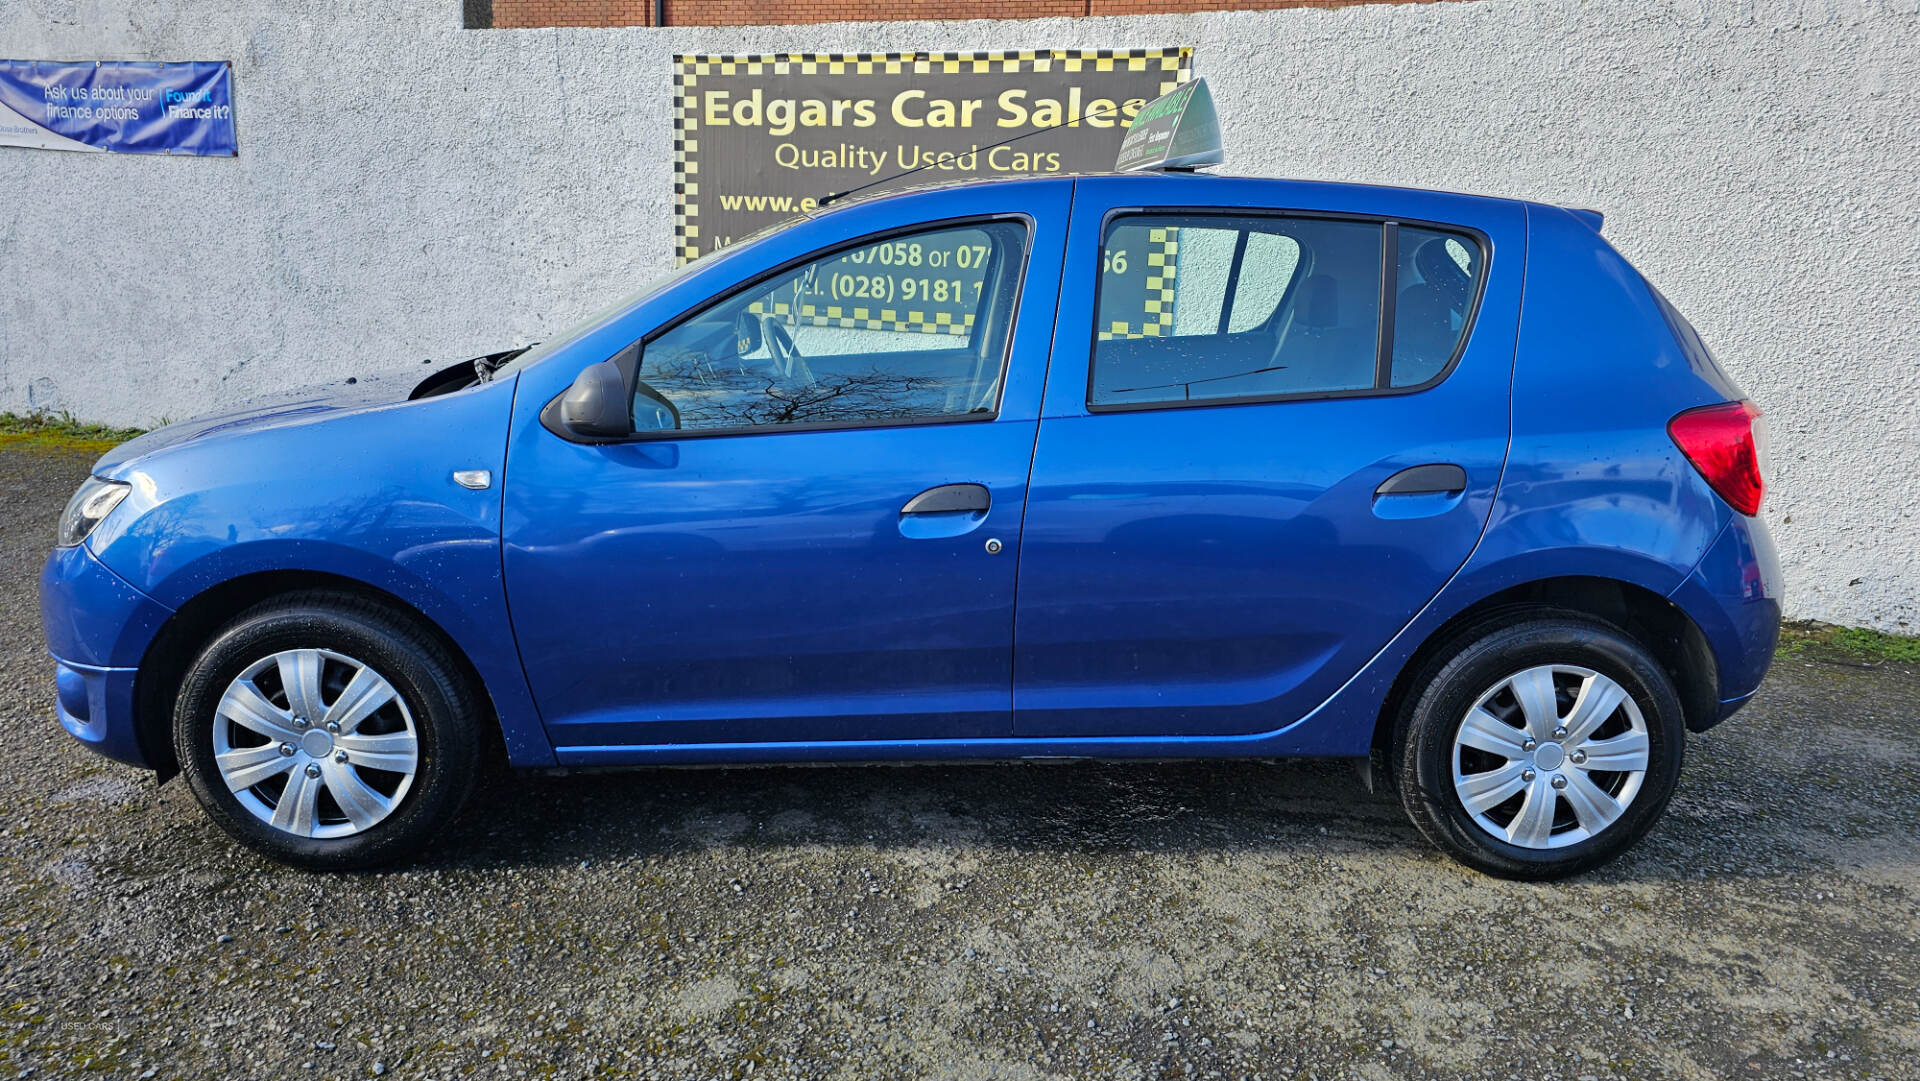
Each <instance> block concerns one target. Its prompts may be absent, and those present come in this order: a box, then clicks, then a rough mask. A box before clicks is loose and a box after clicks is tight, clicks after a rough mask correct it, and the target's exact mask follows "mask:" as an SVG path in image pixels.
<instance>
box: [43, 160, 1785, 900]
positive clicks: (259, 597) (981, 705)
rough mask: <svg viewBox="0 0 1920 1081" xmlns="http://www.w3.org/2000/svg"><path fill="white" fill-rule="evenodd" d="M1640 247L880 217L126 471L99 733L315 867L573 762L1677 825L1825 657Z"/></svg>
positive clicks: (1530, 826)
mask: <svg viewBox="0 0 1920 1081" xmlns="http://www.w3.org/2000/svg"><path fill="white" fill-rule="evenodd" d="M1601 224H1602V223H1601V218H1600V215H1598V214H1596V213H1594V212H1592V211H1583V210H1569V209H1563V208H1559V207H1553V206H1545V205H1539V204H1533V203H1526V202H1520V201H1514V200H1507V199H1494V198H1481V197H1472V196H1464V195H1453V194H1444V193H1438V192H1430V191H1419V190H1406V189H1395V188H1384V187H1372V186H1362V185H1342V184H1323V183H1301V182H1288V181H1276V180H1251V179H1233V178H1225V177H1217V176H1205V175H1193V174H1181V173H1175V172H1154V173H1141V174H1126V175H1106V176H1090V177H1079V178H1053V177H1049V178H1039V179H1018V180H1008V181H980V182H970V183H962V184H957V185H952V186H946V187H937V188H931V189H923V190H918V191H912V192H905V193H897V194H892V195H884V196H875V197H871V198H858V199H852V200H846V201H843V202H841V203H836V204H835V205H833V206H831V207H829V208H827V209H824V210H822V211H819V212H817V213H815V214H813V215H812V216H810V217H807V218H805V219H803V220H798V221H795V222H793V223H791V224H789V225H788V226H786V227H785V228H783V229H781V230H779V231H776V232H773V233H770V234H767V235H763V236H761V237H759V238H757V239H754V240H752V241H749V242H743V243H739V244H736V245H733V246H730V247H727V248H725V249H724V250H722V251H720V252H718V253H716V254H713V255H710V256H707V257H705V258H701V259H698V260H696V261H693V262H691V263H689V264H687V265H686V266H684V267H682V268H681V269H680V270H678V271H676V272H675V273H674V274H672V275H670V276H668V277H667V278H666V279H665V280H663V281H661V282H659V283H657V284H655V285H654V286H653V287H652V288H650V289H648V290H646V291H645V292H642V293H640V294H638V295H636V296H634V297H632V298H631V299H628V300H626V301H624V302H622V303H620V304H618V305H616V306H614V307H612V308H610V309H607V310H606V311H604V312H602V313H600V314H598V315H595V316H593V317H592V318H590V319H588V320H587V321H586V322H584V323H582V324H580V325H579V326H577V327H574V328H573V329H571V330H568V331H565V332H563V333H560V334H557V335H554V336H553V337H552V338H551V339H550V340H548V341H546V342H544V343H543V344H541V345H539V346H536V347H533V348H530V349H525V350H518V351H513V352H507V353H499V354H494V355H492V356H488V357H483V358H480V359H479V360H477V361H472V362H466V363H463V364H460V365H457V366H455V367H452V368H449V369H445V370H441V371H436V372H434V373H433V374H431V375H430V376H429V377H428V378H426V379H425V380H421V379H419V378H418V376H417V373H416V374H415V375H414V376H411V377H401V378H359V379H357V380H356V379H349V380H346V381H345V383H343V384H339V385H335V386H331V387H327V388H323V389H319V390H311V391H306V392H301V393H296V394H292V395H290V396H287V397H285V398H284V399H281V400H278V401H273V402H264V403H254V404H252V405H251V406H249V407H247V408H244V409H240V410H238V411H235V412H232V413H228V414H226V415H221V416H214V417H209V418H205V419H200V420H195V421H189V422H185V423H179V424H173V425H170V426H168V427H165V428H162V429H160V430H158V431H155V432H152V433H150V434H148V435H145V436H142V437H141V438H139V439H136V440H134V441H132V442H130V443H127V444H126V445H124V446H121V447H119V448H118V449H116V450H114V451H113V452H111V453H109V454H108V455H107V456H106V457H105V458H103V459H101V461H100V462H99V463H98V465H96V466H95V468H94V471H93V476H92V477H91V478H90V479H89V480H88V481H87V482H86V483H85V485H84V486H83V487H82V488H81V489H80V491H79V492H78V493H77V494H76V495H75V496H74V498H73V501H72V503H71V505H70V506H69V507H68V509H67V512H66V514H65V516H64V518H63V519H62V521H61V523H60V526H59V538H58V547H56V548H55V549H54V551H53V553H52V555H51V557H50V558H49V559H48V561H47V565H46V570H45V574H44V577H43V580H42V596H43V604H44V617H45V626H46V634H47V641H48V646H49V649H50V651H51V653H52V654H53V657H54V659H55V662H56V673H57V691H58V713H59V719H60V722H61V724H62V725H64V726H65V727H66V729H67V731H68V732H70V733H71V734H72V735H73V736H74V737H75V738H77V739H79V740H80V741H82V742H83V743H85V744H86V745H87V746H89V747H91V748H93V749H94V750H96V751H98V752H100V753H102V754H104V755H107V756H108V757H110V758H114V759H117V760H119V761H122V762H126V763H131V764H133V765H136V766H139V767H142V768H145V769H150V770H154V771H156V772H157V773H159V774H160V775H161V776H162V778H163V779H164V778H165V777H168V776H171V775H172V774H174V773H176V772H177V773H183V774H185V776H186V779H187V783H188V784H189V785H190V786H191V787H192V789H193V792H194V794H195V796H196V797H197V798H198V799H199V801H200V802H201V803H202V804H203V806H204V807H205V808H206V810H207V812H208V813H209V814H210V815H211V816H212V817H213V818H214V819H215V821H217V822H218V823H219V825H220V826H222V827H223V828H224V829H226V830H227V831H228V832H229V833H230V834H232V835H233V836H234V837H235V838H237V839H239V840H240V841H241V842H243V843H245V844H247V845H250V846H252V847H254V848H256V849H258V850H259V851H261V852H263V853H266V854H267V855H269V856H271V857H273V858H275V859H278V860H281V861H284V862H287V863H291V864H297V865H300V866H305V867H313V868H329V869H347V868H358V867H365V866H369V865H374V864H378V863H381V862H385V861H392V860H396V859H399V858H402V857H405V856H408V855H411V854H414V853H416V852H418V851H419V850H420V849H421V848H422V846H423V845H426V844H429V843H430V842H431V841H433V839H434V838H435V837H436V836H437V835H439V834H441V833H442V832H443V831H444V830H445V828H446V827H447V825H448V823H449V821H450V820H451V819H452V818H453V816H454V815H455V814H456V812H457V811H458V810H459V808H460V806H461V803H462V801H463V800H464V799H465V798H466V796H467V794H468V792H469V789H470V788H471V786H472V784H473V781H474V778H475V776H476V774H477V773H479V772H480V770H481V769H482V768H483V765H484V762H485V761H486V760H487V759H488V758H489V756H500V757H503V758H504V760H505V761H506V762H507V763H509V764H511V765H512V766H514V767H519V768H522V769H534V768H538V769H544V770H555V769H559V770H565V769H569V768H576V767H578V768H588V767H591V768H601V767H615V766H659V765H676V764H693V763H776V762H820V761H839V762H852V761H900V760H916V759H917V760H928V759H935V760H960V759H981V758H990V759H1020V758H1101V759H1115V758H1177V757H1215V756H1219V757H1227V756H1233V757H1295V756H1312V757H1335V758H1348V759H1353V760H1355V761H1356V762H1358V763H1360V764H1361V765H1362V766H1363V767H1364V772H1365V774H1366V775H1367V777H1368V779H1369V782H1370V783H1372V784H1375V785H1378V786H1382V787H1385V788H1388V789H1391V790H1392V791H1394V792H1397V794H1398V798H1399V799H1400V800H1401V801H1402V802H1403V803H1404V805H1405V807H1406V810H1407V812H1408V813H1409V814H1410V815H1411V816H1412V818H1413V821H1414V822H1415V823H1416V824H1417V825H1418V827H1419V828H1420V830H1421V831H1422V832H1423V833H1424V834H1425V835H1426V836H1427V837H1428V838H1430V839H1431V840H1432V841H1433V842H1434V843H1436V844H1437V845H1439V846H1440V847H1441V848H1443V849H1445V850H1446V851H1447V852H1449V853H1451V854H1452V855H1454V856H1455V857H1457V858H1458V859H1460V860H1461V861H1463V862H1464V863H1466V864H1468V865H1471V866H1472V867H1475V868H1478V869H1480V870H1482V871H1485V872H1489V873H1492V874H1496V875H1505V876H1513V877H1523V878H1547V877H1554V876H1560V875H1565V874H1570V873H1574V872H1578V871H1581V870H1584V869H1587V868H1591V867H1594V866H1596V865H1598V864H1600V863H1602V862H1604V861H1607V860H1609V859H1611V858H1613V857H1614V856H1616V855H1618V854H1619V853H1620V852H1622V851H1623V850H1624V849H1626V848H1627V847H1628V846H1630V845H1632V844H1633V843H1634V842H1635V841H1636V840H1637V839H1638V838H1640V837H1641V836H1642V835H1643V834H1644V833H1645V832H1646V831H1647V830H1648V829H1649V828H1650V827H1651V826H1652V825H1653V823H1654V822H1655V820H1656V819H1657V818H1658V817H1659V816H1660V814H1661V812H1662V811H1663V809H1664V808H1665V807H1666V805H1667V801H1668V799H1669V798H1670V797H1671V795H1672V793H1673V790H1674V785H1675V782H1676V779H1677V778H1678V776H1679V773H1680V765H1681V757H1682V749H1683V747H1684V746H1685V743H1686V738H1687V734H1688V733H1689V732H1694V733H1698V732H1702V731H1704V730H1706V729H1708V728H1710V727H1712V726H1713V725H1715V724H1716V723H1718V722H1720V721H1721V720H1723V719H1725V718H1726V717H1727V716H1728V715H1729V714H1731V713H1733V712H1734V711H1735V710H1737V709H1738V708H1740V706H1741V705H1742V704H1743V703H1745V702H1746V701H1747V699H1748V697H1749V696H1750V695H1752V694H1753V693H1754V689H1755V688H1756V687H1758V686H1759V684H1760V681H1761V677H1762V676H1763V675H1764V674H1765V673H1766V670H1767V666H1768V664H1769V661H1770V659H1771V657H1772V654H1773V648H1774V643H1775V638H1776V635H1777V632H1778V626H1779V618H1780V608H1779V596H1780V588H1781V583H1780V571H1779V565H1778V561H1777V559H1776V557H1775V553H1774V549H1773V545H1772V543H1771V541H1770V540H1769V539H1768V535H1767V531H1766V529H1765V528H1764V527H1763V526H1762V524H1761V523H1760V521H1759V519H1758V518H1757V517H1755V515H1756V514H1757V512H1758V510H1759V505H1760V500H1761V494H1762V487H1763V481H1762V470H1763V461H1762V459H1763V454H1764V448H1765V436H1764V428H1763V425H1762V424H1761V422H1760V414H1759V411H1758V410H1757V409H1756V408H1755V407H1754V406H1753V405H1752V404H1750V403H1749V402H1748V401H1747V400H1746V398H1745V396H1744V395H1743V394H1742V393H1741V391H1740V389H1739V388H1738V387H1736V386H1735V385H1734V384H1733V382H1732V381H1731V380H1730V379H1728V377H1727V376H1726V374H1725V373H1724V372H1722V371H1721V369H1720V367H1719V366H1718V365H1717V364H1716V363H1715V361H1714V359H1713V357H1712V356H1711V355H1710V354H1709V353H1708V351H1707V348H1706V347H1705V346H1704V345H1703V344H1702V343H1701V340H1700V337H1699V335H1698V334H1696V333H1695V331H1694V330H1693V328H1692V327H1691V326H1689V325H1688V323H1687V321H1686V320H1685V319H1684V318H1682V317H1681V315H1680V313H1679V312H1677V311H1676V310H1675V309H1674V308H1673V306H1672V305H1671V304H1669V303H1668V302H1667V301H1666V300H1665V299H1664V298H1663V297H1662V296H1661V295H1660V293H1659V292H1658V291H1656V290H1655V289H1654V288H1653V287H1652V286H1651V285H1650V284H1648V282H1647V281H1646V280H1645V279H1644V278H1643V277H1642V276H1641V275H1640V274H1639V273H1638V272H1636V271H1635V270H1634V269H1633V268H1632V267H1631V266H1629V265H1628V264H1627V262H1626V261H1625V260H1624V259H1622V258H1621V256H1620V255H1619V254H1618V253H1616V252H1615V251H1614V250H1613V248H1612V247H1611V246H1609V245H1608V243H1607V242H1606V241H1605V240H1604V239H1603V238H1602V237H1601V232H1600V229H1601Z"/></svg>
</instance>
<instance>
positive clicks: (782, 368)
mask: <svg viewBox="0 0 1920 1081" xmlns="http://www.w3.org/2000/svg"><path fill="white" fill-rule="evenodd" d="M760 332H761V335H762V336H763V337H764V338H765V339H766V341H767V356H768V358H769V366H770V367H772V369H773V374H774V375H775V376H776V377H778V378H780V379H786V380H799V381H800V382H802V383H811V382H813V371H812V369H810V368H808V367H807V358H805V357H803V356H801V355H800V350H799V348H798V347H796V346H795V345H794V344H793V335H791V334H789V333H787V328H786V327H784V326H781V325H780V324H779V323H778V322H777V321H775V320H774V318H773V317H772V316H768V315H763V316H761V317H760Z"/></svg>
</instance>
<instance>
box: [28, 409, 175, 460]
mask: <svg viewBox="0 0 1920 1081" xmlns="http://www.w3.org/2000/svg"><path fill="white" fill-rule="evenodd" d="M141 433H142V429H139V428H109V427H107V426H106V425H104V424H87V423H84V422H82V421H78V420H75V419H73V416H72V415H71V414H68V413H58V414H55V413H28V414H25V415H21V414H19V413H0V447H16V446H23V445H24V446H34V447H46V448H48V449H51V450H80V451H89V452H92V453H95V454H100V453H104V452H106V451H108V450H112V449H113V448H114V447H116V446H119V445H120V444H122V443H125V442H126V441H127V440H129V439H132V438H133V437H134V436H137V435H140V434H141Z"/></svg>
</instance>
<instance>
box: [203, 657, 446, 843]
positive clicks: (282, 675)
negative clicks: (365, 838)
mask: <svg viewBox="0 0 1920 1081" xmlns="http://www.w3.org/2000/svg"><path fill="white" fill-rule="evenodd" d="M213 757H214V762H215V763H216V764H218V766H219V769H220V778H221V780H223V781H225V782H226V785H227V790H228V791H230V792H232V793H233V795H234V797H235V798H236V799H238V800H239V801H240V805H241V806H242V807H245V808H246V809H247V811H248V812H249V813H250V814H252V815H253V816H254V817H255V818H258V819H259V820H261V821H262V822H265V823H267V824H268V825H271V826H273V827H274V828H275V829H279V830H284V831H285V832H287V833H291V834H293V835H295V836H298V837H319V838H332V837H350V836H352V835H354V834H356V833H360V832H362V831H363V830H367V829H371V828H372V827H374V826H375V825H378V824H379V823H380V822H381V821H383V820H384V819H386V817H387V816H388V815H391V814H392V813H393V811H394V809H395V808H397V807H398V806H399V805H400V801H401V800H402V799H404V798H405V797H406V794H407V789H408V788H410V787H411V786H412V784H413V778H414V774H415V772H416V771H417V770H418V768H419V764H420V750H419V739H418V734H417V733H416V732H415V731H414V727H413V715H412V714H411V713H409V712H408V711H407V705H406V703H405V702H404V701H402V700H401V698H400V695H399V693H398V692H396V691H395V690H394V689H393V685H392V684H391V683H388V682H387V680H386V678H385V677H383V676H381V675H380V673H378V672H376V671H374V670H373V669H372V668H371V667H369V666H367V665H366V664H363V663H361V662H360V661H357V660H355V659H353V658H352V657H348V656H346V655H345V654H342V653H335V652H333V651H331V650H324V649H290V650H285V651H283V652H280V653H275V654H273V655H271V656H268V657H263V658H261V659H260V660H258V661H255V662H254V663H253V664H251V665H249V666H248V667H247V669H246V670H245V671H243V672H241V673H240V675H239V676H237V677H235V679H234V681H233V682H232V683H231V684H229V685H228V687H227V691H226V693H225V694H224V695H222V696H221V698H220V704H219V706H218V707H216V709H215V711H214V718H213Z"/></svg>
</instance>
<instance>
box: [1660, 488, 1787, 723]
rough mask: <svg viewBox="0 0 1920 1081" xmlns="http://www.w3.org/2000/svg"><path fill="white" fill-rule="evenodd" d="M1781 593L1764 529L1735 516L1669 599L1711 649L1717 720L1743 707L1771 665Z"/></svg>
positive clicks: (1775, 558) (1777, 635) (1756, 522)
mask: <svg viewBox="0 0 1920 1081" xmlns="http://www.w3.org/2000/svg"><path fill="white" fill-rule="evenodd" d="M1781 589H1782V580H1781V575H1780V557H1779V555H1778V554H1777V553H1776V552H1775V550H1774V547H1773V538H1772V537H1771V536H1770V535H1769V534H1768V533H1767V527H1766V526H1765V525H1764V524H1763V523H1761V522H1760V521H1759V520H1758V519H1754V518H1746V517H1743V516H1740V515H1735V516H1734V517H1733V520H1732V521H1730V522H1728V523H1727V527H1726V528H1725V529H1724V530H1722V531H1721V533H1720V537H1719V539H1718V540H1716V541H1714V543H1713V546H1712V547H1711V548H1709V549H1707V554H1706V555H1705V556H1704V557H1702V558H1701V560H1700V563H1699V565H1698V566H1696V567H1694V569H1693V573H1692V574H1689V575H1688V576H1687V580H1686V581H1684V582H1682V583H1681V584H1680V588H1679V589H1676V590H1674V592H1673V594H1672V597H1671V599H1672V601H1673V602H1674V603H1675V604H1678V605H1679V606H1680V607H1681V608H1682V609H1684V610H1685V611H1686V612H1687V614H1688V615H1690V616H1692V617H1693V621H1694V623H1695V624H1696V625H1697V626H1698V627H1699V628H1700V631H1701V633H1703V634H1704V635H1706V639H1707V645H1708V647H1709V648H1711V649H1712V650H1713V657H1714V662H1715V664H1716V665H1717V667H1718V669H1719V677H1720V718H1721V719H1724V718H1726V717H1728V716H1731V715H1732V714H1733V712H1734V711H1735V710H1737V709H1739V708H1740V707H1741V706H1743V705H1745V704H1746V702H1747V699H1749V698H1751V697H1752V696H1753V692H1754V691H1755V690H1757V689H1758V688H1759V686H1760V681H1761V680H1762V679H1764V678H1765V677H1766V674H1767V669H1768V668H1769V667H1770V666H1771V665H1772V664H1773V650H1774V646H1775V645H1776V644H1777V643H1778V642H1779V640H1780V594H1781Z"/></svg>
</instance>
